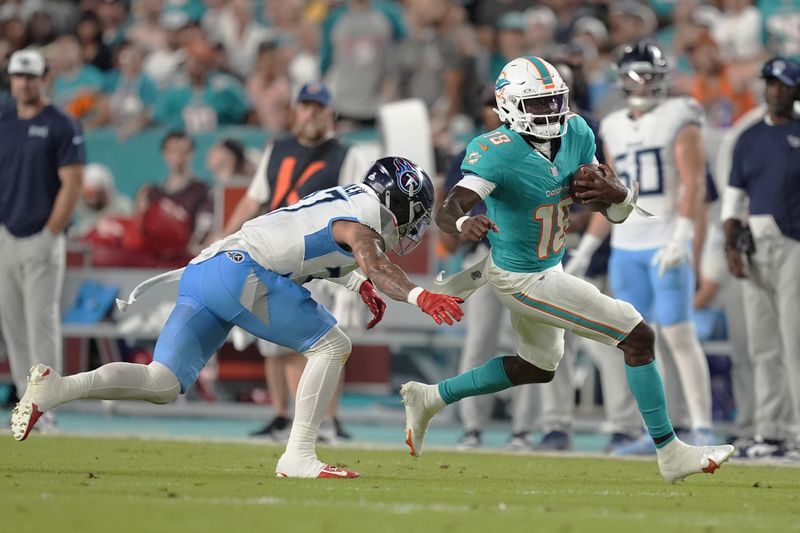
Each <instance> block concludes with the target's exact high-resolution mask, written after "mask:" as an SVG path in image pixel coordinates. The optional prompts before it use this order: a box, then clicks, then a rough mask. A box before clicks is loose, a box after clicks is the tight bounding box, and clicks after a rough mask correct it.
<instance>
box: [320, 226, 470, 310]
mask: <svg viewBox="0 0 800 533" xmlns="http://www.w3.org/2000/svg"><path fill="white" fill-rule="evenodd" d="M333 235H334V238H335V239H336V240H337V241H338V242H339V243H341V244H344V245H346V246H349V247H350V249H351V250H352V251H353V257H354V258H355V260H356V263H358V266H359V267H361V270H362V271H363V272H364V274H365V275H366V276H367V277H368V278H369V279H370V280H371V281H372V283H374V284H375V287H377V289H378V290H379V291H381V292H382V293H383V294H385V295H386V296H388V297H389V298H392V299H393V300H397V301H400V302H408V303H410V304H412V305H416V306H418V307H419V308H420V309H422V311H423V312H425V313H427V314H428V315H430V316H431V317H432V318H433V320H434V321H435V322H436V323H437V324H441V323H442V322H446V323H447V324H450V325H452V324H453V321H454V320H455V321H459V320H461V317H462V316H464V312H463V311H462V310H461V307H460V306H459V305H458V304H460V303H462V302H463V301H464V300H462V299H461V298H457V297H455V296H448V295H446V294H438V293H434V292H430V291H427V290H425V289H423V288H421V287H417V286H416V285H414V284H413V283H411V280H409V279H408V276H406V273H405V272H403V270H402V269H401V268H400V267H398V266H397V265H395V264H394V263H392V262H391V261H390V260H389V258H388V257H387V256H386V254H385V253H384V251H383V250H384V242H383V238H382V237H381V236H380V235H378V233H377V232H375V231H374V230H372V229H370V228H368V227H367V226H365V225H363V224H360V223H357V222H350V221H346V220H338V221H336V222H335V223H334V224H333Z"/></svg>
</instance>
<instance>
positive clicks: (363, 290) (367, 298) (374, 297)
mask: <svg viewBox="0 0 800 533" xmlns="http://www.w3.org/2000/svg"><path fill="white" fill-rule="evenodd" d="M358 294H360V295H361V299H362V300H364V303H365V304H367V307H369V310H370V312H372V320H370V321H369V324H367V329H372V328H374V327H375V324H377V323H378V322H380V321H381V319H382V318H383V313H384V312H386V302H384V301H383V298H381V295H380V294H378V291H376V290H375V285H373V284H372V282H371V281H370V280H364V282H363V283H361V286H360V287H359V288H358Z"/></svg>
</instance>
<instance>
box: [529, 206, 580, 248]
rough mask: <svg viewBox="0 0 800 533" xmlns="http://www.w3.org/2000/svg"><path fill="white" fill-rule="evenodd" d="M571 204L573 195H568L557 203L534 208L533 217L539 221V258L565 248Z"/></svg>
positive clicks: (537, 246)
mask: <svg viewBox="0 0 800 533" xmlns="http://www.w3.org/2000/svg"><path fill="white" fill-rule="evenodd" d="M570 205H572V197H571V196H567V197H565V198H562V199H561V200H560V201H559V202H558V203H557V204H543V205H540V206H539V207H537V208H536V209H535V210H534V212H533V219H534V220H536V221H537V222H538V223H539V243H538V244H537V245H536V256H537V257H538V258H539V259H546V258H547V257H548V256H549V255H550V253H551V252H552V253H554V254H557V253H559V252H560V251H561V249H562V248H564V241H566V238H567V236H566V232H567V227H568V226H569V206H570Z"/></svg>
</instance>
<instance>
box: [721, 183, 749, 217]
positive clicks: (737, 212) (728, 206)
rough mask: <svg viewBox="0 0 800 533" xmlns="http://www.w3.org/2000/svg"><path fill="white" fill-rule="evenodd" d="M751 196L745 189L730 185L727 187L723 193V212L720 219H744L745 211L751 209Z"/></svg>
mask: <svg viewBox="0 0 800 533" xmlns="http://www.w3.org/2000/svg"><path fill="white" fill-rule="evenodd" d="M749 203H750V202H749V198H748V197H747V192H746V191H745V190H744V189H740V188H738V187H734V186H733V185H729V186H727V187H725V192H724V193H723V194H722V212H721V213H720V219H722V221H723V222H725V221H726V220H729V219H733V220H743V219H744V215H745V213H747V211H748V210H749V208H750V206H749Z"/></svg>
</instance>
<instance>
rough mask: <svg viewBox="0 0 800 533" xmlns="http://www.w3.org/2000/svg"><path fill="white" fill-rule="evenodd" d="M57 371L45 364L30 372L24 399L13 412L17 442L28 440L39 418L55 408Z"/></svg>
mask: <svg viewBox="0 0 800 533" xmlns="http://www.w3.org/2000/svg"><path fill="white" fill-rule="evenodd" d="M60 379H61V376H59V375H58V374H57V373H56V371H55V370H53V369H52V368H50V367H49V366H46V365H43V364H37V365H33V366H32V367H31V369H30V371H29V372H28V386H27V388H26V389H25V394H23V396H22V399H21V400H20V401H19V403H17V405H16V407H14V410H13V411H11V434H12V435H13V436H14V438H15V439H16V440H19V441H23V440H25V439H27V438H28V435H29V434H30V432H31V430H32V429H33V426H35V425H36V422H37V421H38V420H39V418H40V417H41V416H42V415H43V414H44V413H46V412H47V411H48V410H50V409H51V408H52V407H55V406H56V405H57V404H58V402H57V395H56V392H57V390H58V381H59V380H60Z"/></svg>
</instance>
